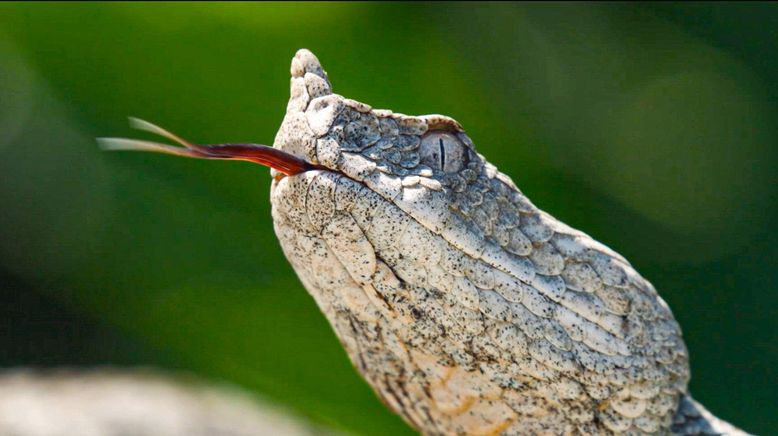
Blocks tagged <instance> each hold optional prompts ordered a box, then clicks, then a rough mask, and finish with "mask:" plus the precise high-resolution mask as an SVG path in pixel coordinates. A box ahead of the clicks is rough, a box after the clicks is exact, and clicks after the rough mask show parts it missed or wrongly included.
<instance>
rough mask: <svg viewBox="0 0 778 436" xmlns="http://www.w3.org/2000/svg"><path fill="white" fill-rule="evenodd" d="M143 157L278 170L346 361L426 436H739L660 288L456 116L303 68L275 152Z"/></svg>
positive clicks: (274, 189) (142, 145)
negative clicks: (346, 87)
mask: <svg viewBox="0 0 778 436" xmlns="http://www.w3.org/2000/svg"><path fill="white" fill-rule="evenodd" d="M132 124H133V125H134V126H135V127H137V128H140V129H143V130H147V131H150V132H153V133H157V134H159V135H162V136H163V137H165V138H168V139H170V140H172V141H174V142H175V143H177V145H176V146H173V145H167V144H162V143H158V142H152V141H140V140H132V139H122V138H103V139H101V140H100V141H101V144H102V146H103V147H104V148H106V149H110V150H144V151H156V152H162V153H169V154H176V155H181V156H188V157H196V158H206V159H238V160H247V161H252V162H256V163H260V164H263V165H266V166H269V167H271V170H270V172H271V176H272V177H273V181H272V184H271V188H270V202H271V205H272V219H273V226H274V230H275V233H276V235H277V237H278V241H279V243H280V245H281V248H282V250H283V252H284V254H285V256H286V258H287V259H288V261H289V263H290V264H291V265H292V267H293V269H294V271H295V272H296V273H297V275H298V277H299V279H300V281H301V282H302V284H303V286H304V287H305V289H306V290H307V291H308V293H309V294H310V295H311V296H312V297H313V299H314V300H315V301H316V303H317V305H318V307H319V308H320V309H321V312H322V313H323V314H324V316H325V317H326V318H327V320H328V321H329V324H330V325H331V327H332V329H333V330H334V332H335V334H336V335H337V337H338V339H339V340H340V343H341V344H342V346H343V347H344V349H345V350H346V352H347V354H348V356H349V358H350V360H351V362H352V364H353V365H354V367H355V368H356V369H357V371H358V372H359V373H360V374H361V375H362V377H363V378H364V379H365V380H366V381H367V383H368V384H369V385H370V386H371V387H372V388H373V390H374V391H375V392H376V394H377V395H378V397H379V398H380V399H381V400H382V401H383V402H384V404H385V405H386V406H387V407H388V408H389V409H391V410H392V411H394V412H395V413H397V414H398V415H400V416H401V417H402V418H403V419H404V420H405V422H407V423H408V425H410V426H411V427H413V428H414V429H415V430H417V431H419V432H420V433H422V434H426V435H465V434H467V435H519V434H522V435H523V434H537V435H544V434H553V435H562V434H565V435H576V434H679V435H703V434H704V435H708V434H710V435H712V434H745V433H743V432H742V431H741V430H739V429H737V428H735V427H734V426H732V425H730V424H728V423H726V422H724V421H722V420H719V419H717V418H716V417H715V416H713V415H712V414H711V413H710V412H708V411H707V410H706V409H705V408H704V407H703V406H702V405H701V404H699V403H697V402H696V401H695V400H694V399H693V398H692V397H691V395H690V393H689V391H688V382H689V377H690V372H689V353H688V350H687V348H686V346H685V344H684V341H683V337H682V333H681V329H680V327H679V325H678V323H677V322H676V320H675V318H674V317H673V314H672V312H671V310H670V308H669V307H668V305H667V303H665V301H664V300H663V299H662V298H661V297H660V296H659V295H658V294H657V291H656V290H655V288H654V286H653V285H652V284H651V283H650V282H649V281H648V280H646V279H645V278H643V277H642V276H641V275H640V274H639V273H638V272H637V271H635V269H634V268H633V267H632V265H631V264H630V263H629V262H628V261H627V260H626V259H625V258H624V257H623V256H621V255H619V254H618V253H616V252H615V251H613V250H611V249H610V248H608V247H607V246H605V245H603V244H601V243H599V242H597V241H595V240H594V239H593V238H591V237H590V236H588V235H587V234H585V233H583V232H581V231H579V230H576V229H573V228H571V227H569V226H568V225H566V224H564V223H562V222H560V221H559V220H557V219H555V218H554V217H552V216H551V215H550V214H548V213H546V212H544V211H542V210H540V209H539V208H537V207H536V206H535V205H534V204H533V203H532V202H531V201H530V200H529V199H528V198H527V197H526V196H525V195H524V194H523V193H522V192H521V190H520V189H519V188H518V187H517V186H516V184H515V183H514V182H513V180H512V179H511V178H510V177H509V176H507V175H505V174H503V173H501V172H500V171H499V170H498V169H497V167H496V166H495V165H493V164H492V163H490V162H489V161H488V160H487V159H486V158H485V157H484V156H483V155H481V154H479V153H478V152H477V151H476V147H475V145H474V143H473V141H472V140H471V139H470V138H469V137H468V135H467V134H466V133H465V130H464V129H463V127H462V126H461V125H460V124H459V123H458V122H457V121H456V120H454V119H453V118H451V117H448V116H445V115H437V114H435V115H423V116H410V115H404V114H401V113H395V112H393V111H390V110H383V109H373V108H372V106H370V105H368V104H365V103H361V102H359V101H356V100H353V99H350V98H346V97H344V96H341V95H338V94H335V93H333V91H332V85H331V82H330V80H329V77H328V75H327V74H326V72H325V71H324V69H323V68H322V65H321V63H320V62H319V60H318V58H317V57H316V56H315V55H314V54H313V53H311V52H310V51H309V50H306V49H301V50H299V51H298V52H297V53H296V54H295V56H294V58H293V59H292V63H291V82H290V98H289V102H288V104H287V108H286V115H285V117H284V119H283V122H282V124H281V127H280V129H279V130H278V132H277V134H276V136H275V140H274V143H273V146H272V147H268V146H263V145H259V144H217V145H198V144H194V143H191V142H189V141H187V140H184V139H182V138H180V137H178V136H177V135H175V134H173V133H171V132H169V131H167V130H165V129H163V128H161V127H158V126H156V125H154V124H151V123H149V122H146V121H142V120H138V119H133V120H132Z"/></svg>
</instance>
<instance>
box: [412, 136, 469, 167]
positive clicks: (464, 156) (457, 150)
mask: <svg viewBox="0 0 778 436" xmlns="http://www.w3.org/2000/svg"><path fill="white" fill-rule="evenodd" d="M419 156H420V157H421V162H422V163H424V164H425V165H427V166H429V167H431V168H433V169H436V170H439V171H443V172H445V173H453V172H457V171H459V170H461V169H462V168H463V167H464V166H465V165H466V164H467V160H468V152H467V147H465V144H463V143H462V141H460V140H459V139H458V138H457V137H456V136H454V135H453V134H451V133H449V132H434V131H433V132H430V133H428V134H427V135H425V136H424V137H423V138H422V139H421V150H420V153H419Z"/></svg>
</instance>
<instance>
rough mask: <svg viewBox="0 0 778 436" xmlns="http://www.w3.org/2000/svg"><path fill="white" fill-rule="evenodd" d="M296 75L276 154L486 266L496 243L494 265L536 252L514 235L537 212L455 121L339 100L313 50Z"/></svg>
mask: <svg viewBox="0 0 778 436" xmlns="http://www.w3.org/2000/svg"><path fill="white" fill-rule="evenodd" d="M291 74H292V79H291V97H290V100H289V104H288V106H287V114H286V117H285V118H284V122H283V124H282V126H281V128H280V130H279V132H278V135H277V136H276V139H275V143H274V147H275V148H277V149H280V150H283V151H285V152H287V153H290V154H293V155H295V156H297V157H299V158H301V159H304V160H306V161H308V162H310V163H312V164H314V165H316V166H317V167H320V168H324V169H328V170H330V171H332V172H335V173H338V174H341V175H345V176H346V177H348V178H350V179H352V180H354V181H357V182H359V184H361V185H363V186H366V187H367V188H369V189H370V190H372V191H373V192H376V193H378V194H379V195H380V196H381V197H383V198H384V199H385V200H387V201H389V202H391V203H394V204H395V205H397V206H398V207H399V208H401V209H402V210H403V211H404V212H405V213H407V214H409V215H410V216H411V217H412V218H414V219H415V220H416V221H418V222H419V223H421V224H422V225H424V226H425V227H426V228H427V229H429V230H430V231H432V232H434V233H436V234H439V235H441V236H443V237H444V238H445V239H447V240H449V241H450V242H451V243H452V244H454V245H455V246H457V248H459V249H461V250H463V251H464V252H466V253H467V254H471V255H476V256H480V255H481V254H482V252H483V251H484V247H486V245H485V244H484V243H485V242H486V241H487V240H490V241H492V242H495V244H493V245H494V247H493V249H491V250H490V251H491V252H493V253H494V256H497V253H499V252H502V251H503V248H507V250H508V252H509V253H506V254H505V255H507V256H510V255H511V253H510V252H512V253H515V254H520V255H526V254H527V253H528V252H529V250H530V248H531V240H530V239H528V238H527V237H525V235H524V234H521V233H520V232H512V229H514V228H516V227H518V224H519V223H518V217H519V213H520V212H522V211H524V212H533V213H534V212H535V211H536V208H535V207H534V206H533V205H532V204H531V203H530V202H529V200H527V199H526V197H524V196H523V195H521V193H520V192H519V190H518V189H517V188H516V185H515V184H514V183H513V182H512V181H511V179H510V178H509V177H507V176H505V175H504V174H502V173H500V172H499V171H497V169H496V168H495V167H494V166H493V165H491V164H490V163H489V162H488V161H486V159H485V158H484V157H483V156H481V155H480V154H478V153H477V152H476V149H475V145H474V144H473V142H472V141H471V140H470V138H469V137H468V136H467V134H466V133H465V131H464V129H463V128H462V126H461V125H460V124H459V123H458V122H457V121H456V120H454V119H453V118H450V117H448V116H444V115H421V116H409V115H404V114H400V113H394V112H392V111H389V110H383V109H373V108H372V107H371V106H370V105H368V104H365V103H361V102H358V101H355V100H352V99H349V98H345V97H343V96H341V95H338V94H335V93H333V92H332V85H331V83H330V81H329V78H328V76H327V74H326V72H325V71H324V69H323V68H322V66H321V64H320V63H319V60H318V59H317V58H316V56H314V55H313V53H311V52H310V51H308V50H306V49H302V50H299V51H298V52H297V54H296V55H295V57H294V58H293V59H292V66H291ZM518 235H520V236H518ZM500 255H501V256H502V254H500Z"/></svg>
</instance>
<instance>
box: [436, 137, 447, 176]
mask: <svg viewBox="0 0 778 436" xmlns="http://www.w3.org/2000/svg"><path fill="white" fill-rule="evenodd" d="M438 145H440V169H441V170H442V169H443V168H445V167H446V148H445V147H444V146H443V138H438Z"/></svg>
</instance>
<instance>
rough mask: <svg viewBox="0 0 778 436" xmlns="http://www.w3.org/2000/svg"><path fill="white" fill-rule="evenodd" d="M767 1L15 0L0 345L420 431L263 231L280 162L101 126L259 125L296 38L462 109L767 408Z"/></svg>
mask: <svg viewBox="0 0 778 436" xmlns="http://www.w3.org/2000/svg"><path fill="white" fill-rule="evenodd" d="M777 29H778V6H776V5H775V4H734V3H731V4H726V3H724V4H722V3H716V4H706V3H694V4H672V3H670V4H657V5H654V4H586V3H584V4H518V5H517V4H483V3H478V4H441V3H435V4H426V5H425V4H379V3H369V4H367V3H348V4H345V3H344V4H338V3H329V4H323V3H308V4H244V3H232V4H200V3H198V4H144V3H131V4H115V3H106V4H54V3H52V4H41V3H38V4H14V3H4V4H0V132H2V134H0V156H1V157H0V364H1V365H3V366H19V365H38V366H56V365H97V364H121V365H138V364H149V365H155V366H163V367H166V368H175V369H183V370H190V371H193V372H196V373H198V374H200V375H202V376H205V377H209V378H211V379H214V380H226V381H231V382H235V383H238V384H240V385H242V386H245V387H247V388H248V389H251V390H253V391H255V392H259V393H262V394H264V395H267V396H269V397H271V398H273V399H275V400H277V401H279V402H281V403H284V404H287V405H289V406H291V407H293V408H295V409H297V410H299V411H301V412H302V413H305V414H307V415H308V416H311V417H313V418H314V419H316V420H320V421H322V422H326V423H329V424H330V425H333V426H336V427H338V428H341V429H344V430H347V431H351V432H353V433H356V434H374V435H377V434H386V435H388V434H410V433H411V431H410V430H409V429H407V428H406V427H405V425H404V424H403V423H402V421H401V420H400V419H399V418H397V417H395V416H393V415H392V414H391V413H390V412H388V411H387V410H386V409H385V408H384V407H383V406H382V405H381V404H380V403H379V402H378V401H377V399H376V398H375V396H374V394H373V393H372V391H371V390H370V389H369V388H368V387H367V386H366V385H365V383H364V382H363V381H362V380H361V379H360V378H359V377H358V375H357V374H356V372H355V371H354V370H353V369H352V367H351V365H350V363H349V362H348V360H347V358H346V355H345V353H344V352H343V351H342V349H341V347H340V345H339V344H338V342H337V340H336V338H335V336H334V335H333V333H332V332H331V330H330V328H329V326H328V325H327V323H326V322H325V320H324V318H323V317H322V315H321V314H320V313H319V311H318V309H317V307H316V306H315V304H314V302H313V300H312V299H311V298H310V297H309V296H308V295H307V294H306V292H305V290H304V289H303V287H302V286H301V285H300V283H299V282H298V280H297V278H296V277H295V275H294V272H293V271H292V269H291V267H290V266H289V265H288V264H287V262H286V260H285V259H284V257H283V255H282V253H281V250H280V248H279V245H278V243H277V242H276V239H275V236H274V234H273V230H272V226H271V219H270V211H269V202H268V197H269V194H268V192H269V185H270V177H269V175H268V171H267V170H266V169H264V168H261V167H259V166H256V165H251V164H248V163H224V162H204V161H193V160H186V159H177V158H172V157H166V156H160V155H145V154H133V153H111V154H109V153H101V152H100V151H98V149H97V146H96V144H95V142H94V137H96V136H136V137H137V136H138V134H137V133H136V132H132V131H130V130H129V129H128V128H127V126H126V118H125V117H126V116H127V115H134V116H138V117H141V118H145V119H148V120H151V121H154V122H156V123H159V124H161V125H163V126H165V127H168V128H170V129H172V130H173V131H175V132H178V133H180V134H182V135H183V136H185V137H187V138H189V139H191V140H194V141H197V142H204V143H208V142H227V141H233V142H237V141H250V142H264V143H272V141H273V137H274V135H275V131H276V129H277V128H278V126H279V125H280V122H281V119H282V117H283V115H284V110H285V107H286V100H287V97H288V82H289V62H290V59H291V57H292V56H293V54H294V52H295V50H297V49H298V48H300V47H307V48H309V49H311V50H313V51H314V53H316V54H317V55H318V57H319V58H320V59H321V61H322V63H323V64H324V67H325V69H326V70H327V71H328V73H329V74H330V78H331V80H332V83H333V87H334V90H335V92H337V93H339V94H343V95H346V96H348V97H351V98H354V99H357V100H360V101H364V102H366V103H369V104H371V105H373V106H374V107H378V108H390V109H392V110H395V111H397V112H403V113H412V114H423V113H443V114H447V115H451V116H453V117H455V118H456V119H457V120H459V121H460V122H461V123H462V124H463V125H464V126H465V129H467V131H468V133H469V134H470V136H471V137H472V138H473V140H474V141H475V143H476V144H477V147H478V149H479V151H480V152H481V153H482V154H484V155H485V156H487V157H488V158H489V159H490V160H491V161H492V162H493V163H494V164H496V165H497V166H498V167H499V168H500V169H501V170H502V171H503V172H505V173H507V174H509V175H511V176H512V177H513V179H514V180H515V181H516V182H517V184H518V185H519V186H520V187H521V188H522V190H523V191H524V192H525V193H526V194H527V195H528V196H529V197H530V198H531V199H533V201H534V202H535V203H536V204H537V205H538V206H540V207H541V208H543V209H545V210H547V211H549V212H550V213H552V214H553V215H555V216H557V217H558V218H560V219H562V220H563V221H565V222H567V223H568V224H571V225H572V226H574V227H576V228H580V229H582V230H584V231H586V232H587V233H589V234H591V235H592V236H594V237H595V238H596V239H598V240H600V241H602V242H604V243H606V244H607V245H609V246H611V247H613V248H614V249H616V250H617V251H619V252H621V253H622V254H624V255H625V256H626V257H627V258H628V259H630V260H631V262H632V263H633V264H634V265H635V266H636V268H637V269H638V270H639V271H640V272H641V273H642V274H643V275H644V276H645V277H647V278H648V279H649V280H651V281H652V282H653V283H654V285H655V286H656V288H657V289H658V290H659V292H660V293H661V294H662V296H663V297H664V298H665V300H666V301H668V303H669V304H670V306H671V307H672V309H673V311H674V313H675V316H676V317H677V318H678V320H679V322H680V323H681V326H682V327H683V330H684V335H685V338H686V341H687V344H688V346H689V348H690V353H691V365H692V381H691V390H692V392H693V395H694V396H695V397H696V398H697V399H698V400H699V401H701V402H702V403H703V404H705V405H706V406H707V407H708V408H709V409H710V410H711V411H713V412H714V413H715V414H717V415H718V416H720V417H722V418H725V419H727V420H730V421H731V422H733V423H735V424H737V425H739V426H742V427H743V428H744V429H746V430H748V431H751V432H756V433H762V434H769V433H776V432H778V423H777V422H776V416H775V408H776V404H778V402H777V401H776V399H777V398H776V394H777V393H778V387H777V386H778V383H776V382H778V380H777V379H776V362H777V359H776V357H778V351H777V350H778V346H777V345H776V331H778V329H777V328H776V317H777V316H778V312H777V311H776V304H777V303H778V297H777V295H778V294H776V288H777V286H778V262H777V260H778V233H777V232H776V231H775V230H776V224H775V223H776V220H777V219H778V208H777V207H776V206H778V200H777V199H778V183H777V182H778V180H776V174H778V172H776V164H777V163H778V147H776V145H778V132H777V131H776V130H777V127H778V123H776V121H777V120H778V111H776V109H778V30H777Z"/></svg>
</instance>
